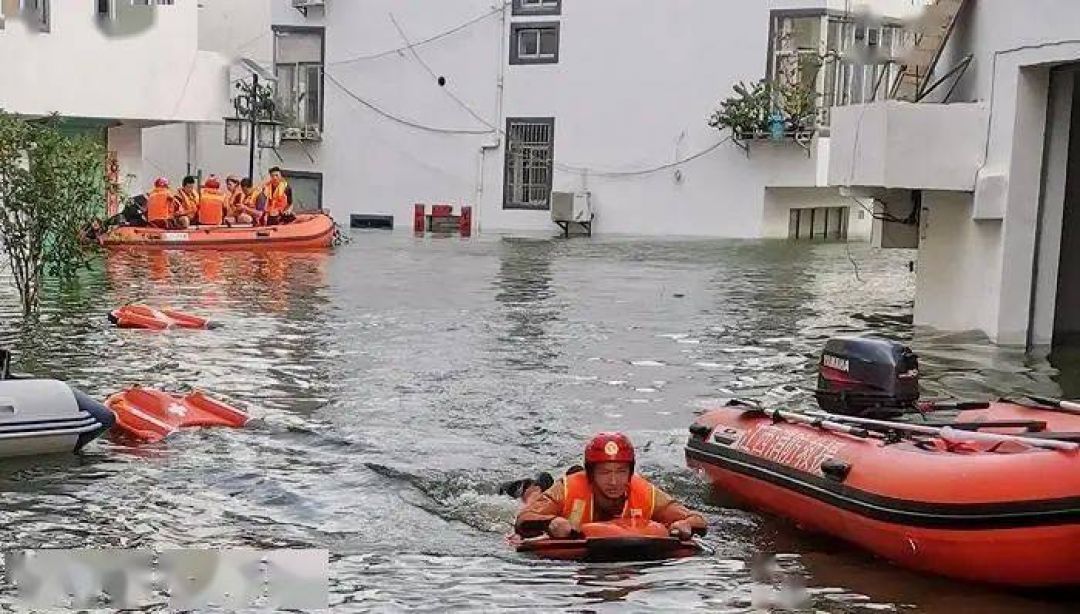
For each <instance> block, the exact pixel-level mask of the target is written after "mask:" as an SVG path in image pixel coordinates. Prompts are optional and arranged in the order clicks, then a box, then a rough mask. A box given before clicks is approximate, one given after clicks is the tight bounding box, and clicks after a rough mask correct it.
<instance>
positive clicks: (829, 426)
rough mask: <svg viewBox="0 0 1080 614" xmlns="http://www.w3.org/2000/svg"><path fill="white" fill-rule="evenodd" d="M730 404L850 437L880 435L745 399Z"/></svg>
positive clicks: (752, 411)
mask: <svg viewBox="0 0 1080 614" xmlns="http://www.w3.org/2000/svg"><path fill="white" fill-rule="evenodd" d="M730 405H735V406H740V405H741V406H745V407H748V408H749V409H748V410H747V412H748V413H759V414H762V415H764V416H766V417H769V418H772V419H773V420H775V421H777V422H791V423H793V424H805V425H807V426H812V427H815V428H819V429H822V430H825V431H835V432H838V433H843V434H845V435H851V436H852V437H859V438H861V439H867V438H878V439H880V438H881V437H880V435H878V434H877V433H873V432H871V431H870V430H868V429H864V428H859V427H854V426H850V425H847V424H840V423H839V422H834V421H832V420H823V419H820V418H815V417H813V416H808V415H806V414H799V413H795V412H790V411H783V410H780V409H765V408H764V407H761V406H760V405H757V404H754V403H750V402H747V401H740V400H735V401H733V402H732V403H730Z"/></svg>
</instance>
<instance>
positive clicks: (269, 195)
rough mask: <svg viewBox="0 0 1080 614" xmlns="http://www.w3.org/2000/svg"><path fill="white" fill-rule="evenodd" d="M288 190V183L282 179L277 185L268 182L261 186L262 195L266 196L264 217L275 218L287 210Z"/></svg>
mask: <svg viewBox="0 0 1080 614" xmlns="http://www.w3.org/2000/svg"><path fill="white" fill-rule="evenodd" d="M288 189H289V183H288V182H287V181H285V180H284V179H283V180H281V181H279V182H278V183H277V185H274V184H273V183H272V182H269V181H268V182H267V183H266V185H265V186H263V195H265V196H266V215H268V216H270V217H277V216H279V215H281V214H282V213H283V212H284V211H285V210H287V209H288V208H289V196H288Z"/></svg>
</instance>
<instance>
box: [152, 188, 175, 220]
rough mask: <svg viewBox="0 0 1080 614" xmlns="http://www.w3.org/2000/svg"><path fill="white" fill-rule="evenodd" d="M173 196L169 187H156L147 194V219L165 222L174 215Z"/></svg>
mask: <svg viewBox="0 0 1080 614" xmlns="http://www.w3.org/2000/svg"><path fill="white" fill-rule="evenodd" d="M172 208H173V196H172V193H170V192H169V189H168V188H154V189H152V190H150V193H149V194H147V195H146V221H148V222H163V221H165V220H167V219H169V218H170V217H172Z"/></svg>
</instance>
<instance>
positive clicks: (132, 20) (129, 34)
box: [0, 0, 229, 192]
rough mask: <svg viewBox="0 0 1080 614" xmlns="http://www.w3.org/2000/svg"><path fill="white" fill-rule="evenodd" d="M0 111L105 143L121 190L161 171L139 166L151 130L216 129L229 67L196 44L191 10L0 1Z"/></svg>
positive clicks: (150, 4) (163, 5) (96, 0)
mask: <svg viewBox="0 0 1080 614" xmlns="http://www.w3.org/2000/svg"><path fill="white" fill-rule="evenodd" d="M0 7H2V9H3V11H2V19H0V108H2V109H4V110H5V111H7V112H9V113H15V114H19V115H22V116H26V117H42V116H46V115H49V114H52V113H57V114H59V115H61V116H62V117H63V118H64V126H65V127H67V128H68V129H69V130H72V131H76V132H81V133H84V134H91V135H95V136H98V137H100V138H101V139H102V140H103V142H105V143H107V147H108V150H109V152H110V157H112V158H113V159H114V160H115V164H112V165H110V166H111V167H112V171H113V172H114V173H115V174H116V177H115V179H116V180H117V181H118V182H119V183H121V184H122V185H124V187H125V189H126V190H128V191H129V192H137V191H140V190H143V189H145V186H147V185H148V184H149V183H150V182H152V180H153V178H154V177H155V176H157V175H159V174H164V173H163V171H162V169H158V168H154V167H153V166H152V165H150V164H148V163H147V162H146V160H147V157H146V153H147V152H146V151H144V148H143V137H144V133H145V132H146V131H148V130H151V129H153V128H154V127H156V126H161V125H165V124H176V125H180V126H184V125H195V124H196V123H199V122H212V121H217V122H220V120H221V117H222V115H223V114H224V113H225V111H226V110H227V108H228V106H227V105H228V95H227V87H228V71H229V60H228V58H227V57H225V56H224V55H222V54H220V53H216V52H213V51H209V50H205V49H203V48H201V47H200V45H199V10H198V6H197V4H196V3H195V2H193V1H192V2H184V1H183V0H179V1H175V2H173V1H171V0H162V1H158V0H153V1H142V2H131V1H130V0H65V1H57V0H51V1H50V0H2V2H0Z"/></svg>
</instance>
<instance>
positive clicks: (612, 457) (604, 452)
mask: <svg viewBox="0 0 1080 614" xmlns="http://www.w3.org/2000/svg"><path fill="white" fill-rule="evenodd" d="M634 462H635V459H634V444H632V443H630V438H629V437H627V436H626V435H623V434H622V433H600V434H598V435H597V436H596V437H593V438H592V440H590V441H589V443H588V445H586V446H585V465H586V466H588V465H592V464H595V463H631V464H633V463H634Z"/></svg>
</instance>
